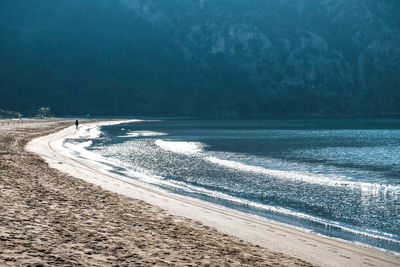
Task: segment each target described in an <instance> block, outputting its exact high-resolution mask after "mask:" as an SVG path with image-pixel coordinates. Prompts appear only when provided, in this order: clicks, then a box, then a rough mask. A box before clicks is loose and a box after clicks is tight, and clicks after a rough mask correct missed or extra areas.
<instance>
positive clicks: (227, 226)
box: [26, 121, 400, 266]
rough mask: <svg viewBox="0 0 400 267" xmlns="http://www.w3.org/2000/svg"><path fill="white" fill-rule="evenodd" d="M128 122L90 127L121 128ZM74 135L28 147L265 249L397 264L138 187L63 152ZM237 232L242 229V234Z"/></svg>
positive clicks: (70, 170)
mask: <svg viewBox="0 0 400 267" xmlns="http://www.w3.org/2000/svg"><path fill="white" fill-rule="evenodd" d="M123 122H125V121H112V122H102V123H91V125H93V126H94V125H105V124H117V123H123ZM74 133H75V129H74V127H69V128H66V129H64V130H62V131H60V132H57V133H54V134H51V135H48V136H43V137H39V138H37V139H34V140H32V141H31V142H29V144H28V145H27V147H26V149H27V150H28V151H30V152H33V153H36V154H38V155H40V156H41V157H42V158H44V159H45V160H46V162H47V163H48V164H49V166H50V167H52V168H56V169H58V170H60V171H62V172H64V173H67V174H69V175H71V176H74V177H76V178H80V179H82V180H84V181H87V182H89V183H92V184H95V185H98V186H100V187H102V188H103V189H106V190H109V191H112V192H115V193H118V194H122V195H125V196H128V197H131V198H135V199H140V200H144V201H146V202H148V203H150V204H152V205H155V206H158V207H160V208H162V209H164V210H166V211H167V212H168V213H169V214H172V215H177V216H183V217H187V218H190V219H194V220H196V221H199V222H201V223H203V224H204V225H207V226H211V227H213V228H216V229H217V230H219V231H220V232H223V233H225V234H229V235H233V236H236V237H238V238H240V239H243V240H245V241H249V242H251V243H253V244H256V245H259V246H262V247H265V248H267V249H269V250H272V251H277V252H281V253H285V254H287V255H290V256H293V257H296V258H300V259H303V260H306V261H309V262H311V263H314V264H319V265H323V266H349V265H352V266H361V265H366V264H373V265H375V266H399V263H400V259H399V257H396V256H393V255H390V254H387V253H384V252H380V251H377V250H374V249H370V248H367V247H363V246H358V245H355V244H351V243H348V242H344V241H340V240H337V239H332V238H327V237H322V236H319V235H315V234H311V233H308V232H303V231H300V230H298V229H294V228H291V227H286V226H284V225H282V224H279V223H274V222H272V221H267V220H263V219H258V218H256V217H253V216H249V215H246V214H244V213H240V212H236V211H235V212H234V211H231V210H228V209H224V208H221V207H218V206H215V205H212V204H209V203H206V202H204V201H200V200H195V199H192V198H189V197H183V196H178V195H175V194H170V193H165V192H160V191H158V190H155V189H152V188H148V187H145V186H142V185H139V184H136V183H134V182H133V181H132V180H130V179H129V178H125V177H122V176H118V175H115V174H110V173H106V172H105V171H101V170H99V169H98V168H97V167H96V166H95V165H94V164H92V163H89V162H87V161H85V160H83V159H76V158H71V157H69V156H67V155H65V154H63V153H62V149H61V143H62V140H63V139H64V138H66V137H69V136H71V135H73V134H74ZM238 229H240V230H239V231H238Z"/></svg>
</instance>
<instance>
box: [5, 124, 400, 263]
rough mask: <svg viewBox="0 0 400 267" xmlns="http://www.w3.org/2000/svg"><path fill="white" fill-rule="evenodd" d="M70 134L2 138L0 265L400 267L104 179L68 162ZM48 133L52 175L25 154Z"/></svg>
mask: <svg viewBox="0 0 400 267" xmlns="http://www.w3.org/2000/svg"><path fill="white" fill-rule="evenodd" d="M55 125H56V126H55ZM66 125H71V122H64V123H63V122H57V123H45V124H40V125H38V126H37V127H29V128H28V127H27V126H21V125H18V126H15V127H14V126H9V127H8V128H5V127H3V128H0V139H1V147H0V159H1V164H0V192H1V195H0V207H1V208H0V241H1V243H0V265H1V264H4V263H10V264H12V265H23V264H28V263H41V264H49V265H55V264H63V265H64V264H83V265H88V264H90V265H110V264H120V265H121V264H122V265H124V264H125V265H132V264H139V265H151V264H158V265H167V264H172V265H189V264H191V265H208V264H210V265H223V264H227V265H248V266H255V265H282V266H293V265H299V266H310V265H322V266H399V263H400V260H399V258H398V257H395V256H393V255H390V254H386V253H383V252H380V251H376V250H373V249H369V248H366V247H361V246H357V245H355V244H351V243H348V242H342V241H338V240H334V239H330V238H325V237H320V236H317V235H314V234H310V233H306V232H303V231H300V230H297V229H294V228H291V227H287V226H284V225H281V224H277V223H274V222H271V221H267V220H263V219H260V218H256V217H251V216H247V215H246V214H242V213H238V212H234V211H231V210H227V209H223V208H221V207H217V206H213V205H210V204H208V203H205V202H202V201H198V200H195V199H190V198H186V197H181V196H177V195H173V194H166V193H163V192H160V191H157V190H154V189H151V188H147V187H144V186H141V185H138V184H135V183H133V182H132V181H131V180H129V179H126V178H124V177H119V176H116V175H110V174H109V173H105V172H103V171H101V170H99V168H98V167H97V166H94V165H92V164H89V163H88V162H85V161H83V160H77V159H72V158H70V157H68V156H67V155H64V154H63V153H62V149H61V147H60V140H61V139H62V138H64V137H67V136H71V135H73V134H74V133H75V129H74V128H73V127H69V128H66V129H64V130H61V129H62V128H63V127H65V126H66ZM0 127H1V126H0ZM58 130H61V131H58ZM49 133H53V134H52V135H47V136H44V137H40V138H37V139H35V140H34V141H33V142H31V143H30V144H29V145H28V150H29V151H35V153H37V154H40V155H41V157H42V158H43V159H45V160H46V162H47V164H49V165H50V166H51V167H52V168H49V167H48V165H47V164H46V163H45V162H44V161H43V160H42V159H41V158H39V157H38V156H35V155H33V154H31V153H28V152H26V151H24V146H25V144H26V143H27V142H28V141H29V140H30V139H32V138H34V137H37V136H39V135H46V134H49ZM54 168H56V169H57V170H56V169H54ZM74 177H76V178H74ZM77 178H79V179H77ZM117 193H118V194H117Z"/></svg>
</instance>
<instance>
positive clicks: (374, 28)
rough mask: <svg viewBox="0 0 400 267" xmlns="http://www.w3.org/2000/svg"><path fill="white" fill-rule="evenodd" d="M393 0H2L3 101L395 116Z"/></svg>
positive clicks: (397, 45) (93, 109) (398, 53)
mask: <svg viewBox="0 0 400 267" xmlns="http://www.w3.org/2000/svg"><path fill="white" fill-rule="evenodd" d="M398 25H400V2H399V1H397V0H387V1H374V0H298V1H290V0H274V1H272V0H229V1H228V0H163V1H156V0H116V1H107V0H69V1H66V0H61V1H53V0H41V1H34V0H24V1H0V70H1V71H0V108H2V109H6V110H7V109H9V110H19V111H22V112H24V113H27V114H29V113H34V112H35V111H36V110H37V109H38V108H39V107H41V106H49V107H51V109H52V110H53V112H54V113H55V114H56V115H75V114H76V115H79V114H86V113H91V114H94V115H164V116H165V115H189V116H207V117H266V118H270V117H319V116H324V117H330V116H331V117H336V116H353V117H364V116H390V115H395V114H400V104H399V103H400V75H399V73H400V28H399V27H398Z"/></svg>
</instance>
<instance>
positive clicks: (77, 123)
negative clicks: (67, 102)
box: [75, 120, 79, 129]
mask: <svg viewBox="0 0 400 267" xmlns="http://www.w3.org/2000/svg"><path fill="white" fill-rule="evenodd" d="M78 125H79V121H78V120H76V121H75V126H76V129H78Z"/></svg>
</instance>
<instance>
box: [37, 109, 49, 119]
mask: <svg viewBox="0 0 400 267" xmlns="http://www.w3.org/2000/svg"><path fill="white" fill-rule="evenodd" d="M38 115H39V116H40V117H41V118H43V117H47V116H49V115H50V108H49V107H41V108H40V109H39V114H38Z"/></svg>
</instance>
